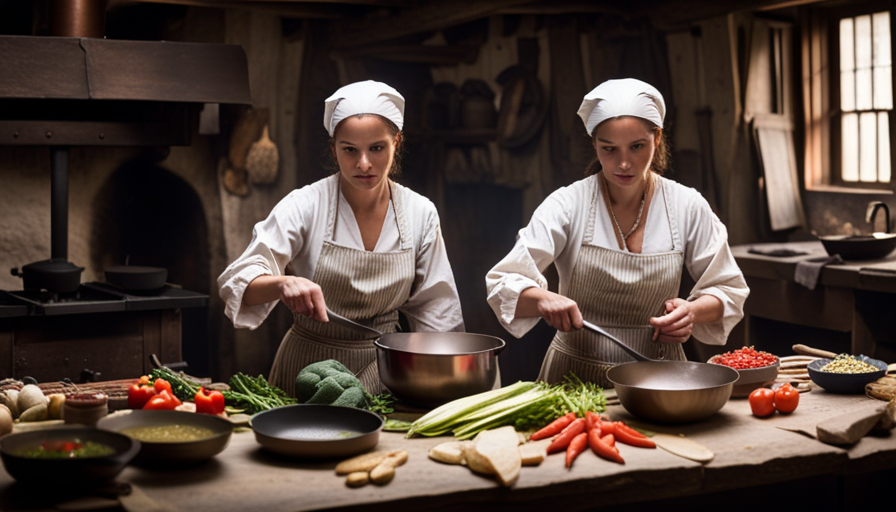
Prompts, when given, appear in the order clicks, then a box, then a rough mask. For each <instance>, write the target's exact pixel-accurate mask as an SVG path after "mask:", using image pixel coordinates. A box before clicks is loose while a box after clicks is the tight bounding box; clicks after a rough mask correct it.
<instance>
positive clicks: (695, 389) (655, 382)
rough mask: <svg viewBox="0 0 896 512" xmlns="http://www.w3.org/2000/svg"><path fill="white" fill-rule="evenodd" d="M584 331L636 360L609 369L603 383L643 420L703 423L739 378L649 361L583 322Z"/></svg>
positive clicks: (704, 367)
mask: <svg viewBox="0 0 896 512" xmlns="http://www.w3.org/2000/svg"><path fill="white" fill-rule="evenodd" d="M585 328H586V329H588V330H590V331H593V332H595V333H597V334H600V335H601V336H604V337H606V338H607V339H608V340H610V341H612V342H613V343H616V344H617V345H619V346H620V347H621V348H622V349H623V350H625V351H626V352H627V353H628V354H629V355H631V356H632V357H634V358H635V359H636V360H637V362H634V363H623V364H620V365H618V366H614V367H613V368H610V370H609V371H608V372H607V379H609V380H610V381H611V382H612V383H613V386H614V388H615V389H616V395H617V396H618V397H619V402H620V403H622V406H623V407H625V409H626V410H627V411H628V412H630V413H632V414H634V415H635V416H638V417H640V418H643V419H645V420H649V421H656V422H659V423H687V422H692V421H699V420H702V419H706V418H708V417H710V416H712V415H713V414H715V413H716V412H718V410H719V409H721V408H722V407H723V406H724V405H725V403H727V402H728V399H729V398H730V397H731V391H732V389H733V388H734V382H735V381H737V379H738V378H739V375H738V373H737V370H735V369H733V368H729V367H727V366H722V365H718V364H709V363H697V362H693V361H657V360H654V359H650V358H648V357H646V356H644V355H643V354H641V353H640V352H638V351H637V350H635V349H633V348H631V347H629V346H628V345H626V344H625V343H623V342H622V341H620V340H619V339H617V338H616V337H615V336H613V335H612V334H610V333H608V332H607V331H605V330H603V329H601V328H600V327H598V326H596V325H593V324H591V323H589V322H585Z"/></svg>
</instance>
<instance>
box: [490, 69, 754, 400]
mask: <svg viewBox="0 0 896 512" xmlns="http://www.w3.org/2000/svg"><path fill="white" fill-rule="evenodd" d="M578 113H579V116H580V117H581V118H582V120H583V121H584V123H585V127H586V129H587V131H588V134H589V135H590V136H591V138H592V141H593V144H594V149H595V153H596V158H595V160H594V162H592V164H591V165H590V166H589V169H588V170H587V171H586V173H587V174H589V176H588V177H587V178H585V179H583V180H581V181H578V182H576V183H573V184H572V185H570V186H568V187H564V188H562V189H560V190H558V191H556V192H554V193H553V194H551V195H550V196H549V197H548V198H547V199H546V200H545V202H544V203H542V204H541V205H540V206H539V207H538V209H537V210H536V211H535V213H534V214H533V217H532V220H531V222H530V223H529V225H528V226H527V227H526V228H524V229H522V230H521V231H520V236H519V237H518V240H517V242H516V245H515V246H514V248H513V249H512V250H511V252H510V253H509V254H508V255H507V257H505V258H504V259H503V260H502V261H501V262H499V263H498V264H497V265H496V266H495V267H494V268H493V269H492V270H491V271H490V272H489V274H488V276H487V277H486V284H487V287H488V293H489V296H488V301H489V304H490V305H491V306H492V308H493V309H494V311H495V313H496V314H497V316H498V319H499V321H500V322H501V323H502V324H503V325H504V327H505V328H506V329H507V330H508V331H509V332H510V333H511V334H513V335H515V336H517V337H520V336H522V335H523V334H525V333H526V332H528V331H529V330H530V329H531V328H532V327H533V326H534V325H535V324H536V323H537V322H538V320H539V319H541V318H544V319H545V321H546V322H547V323H548V324H550V325H551V326H552V327H555V328H556V329H557V330H558V332H557V334H556V336H555V337H554V340H553V341H552V343H551V345H550V347H549V348H548V351H547V354H546V355H545V358H544V362H543V364H542V368H541V373H540V375H539V378H540V379H542V380H545V381H547V382H551V383H554V382H557V381H561V380H563V378H564V376H566V375H567V374H568V373H570V372H572V373H574V374H575V375H576V376H577V377H579V378H581V379H583V380H587V381H591V382H596V383H598V384H600V385H601V386H604V387H611V386H612V383H611V382H609V381H608V380H607V378H606V373H607V370H608V369H609V368H611V367H612V366H614V365H616V364H619V363H622V362H627V361H631V360H632V359H631V358H630V356H628V355H627V354H625V352H624V351H622V350H621V349H619V348H618V347H616V346H615V345H614V344H613V343H612V342H610V341H609V340H607V339H605V338H603V337H601V336H599V335H596V334H593V333H591V332H590V331H583V330H581V329H582V321H583V319H584V320H588V321H591V322H593V323H595V324H597V325H600V326H602V327H604V328H605V329H607V330H608V331H610V332H611V333H612V334H614V335H615V336H616V337H618V338H620V339H621V340H623V341H624V342H625V343H626V344H628V345H629V346H631V347H632V348H635V349H636V350H638V351H639V352H641V353H642V354H644V355H646V356H648V357H652V358H657V359H672V360H682V359H684V351H683V349H682V343H684V342H685V341H687V340H688V339H689V338H690V337H691V335H694V337H696V338H697V339H698V340H700V341H702V342H704V343H708V344H715V345H724V344H725V342H726V341H727V336H728V333H729V332H730V330H731V329H732V328H733V327H734V325H735V324H736V323H737V322H738V321H739V320H740V319H741V318H742V317H743V303H744V300H745V299H746V297H747V295H748V294H749V289H748V288H747V285H746V282H745V280H744V278H743V274H742V273H741V272H740V269H739V268H738V267H737V264H736V262H735V261H734V257H733V256H732V255H731V252H730V249H729V247H728V242H727V231H726V229H725V226H724V225H723V224H722V223H721V222H720V221H719V219H718V217H716V216H715V214H714V213H713V212H712V210H711V209H710V207H709V205H708V203H707V202H706V200H705V199H704V198H703V197H702V196H700V194H699V193H698V192H697V191H695V190H693V189H690V188H687V187H684V186H682V185H679V184H677V183H675V182H674V181H671V180H668V179H666V178H664V177H663V176H662V175H661V173H662V171H663V170H664V169H665V167H666V163H667V160H668V148H667V145H666V142H665V137H664V136H663V130H662V127H663V118H664V115H665V103H664V101H663V97H662V95H661V94H660V93H659V91H657V90H656V89H655V88H654V87H652V86H650V85H649V84H646V83H644V82H641V81H639V80H634V79H623V80H611V81H608V82H605V83H603V84H601V85H600V86H598V87H597V88H595V89H594V90H593V91H591V92H590V93H589V94H588V95H586V96H585V98H584V100H583V102H582V106H581V108H580V109H579V112H578ZM552 263H553V264H554V265H555V266H556V267H557V271H558V274H559V276H560V287H559V290H558V291H559V293H555V292H552V291H549V290H548V289H547V281H546V280H545V278H544V275H543V272H544V270H545V269H546V268H547V267H548V265H550V264H552ZM682 267H687V269H688V271H689V272H690V273H691V275H692V277H693V278H694V280H695V281H696V285H695V287H694V288H693V289H692V290H691V292H690V294H689V296H688V298H687V299H681V298H678V289H679V285H680V281H681V272H682Z"/></svg>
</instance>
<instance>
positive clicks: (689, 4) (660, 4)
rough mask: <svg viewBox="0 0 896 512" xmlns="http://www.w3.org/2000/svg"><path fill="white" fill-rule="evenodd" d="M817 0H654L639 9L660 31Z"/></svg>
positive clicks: (819, 0) (815, 0)
mask: <svg viewBox="0 0 896 512" xmlns="http://www.w3.org/2000/svg"><path fill="white" fill-rule="evenodd" d="M821 1H823V0H727V1H724V2H706V1H704V0H681V1H677V2H664V1H656V2H654V4H653V5H652V6H645V7H644V8H642V10H641V13H642V14H645V15H648V16H650V18H651V20H653V22H654V24H655V25H656V26H657V27H659V28H661V29H663V30H678V29H681V28H685V27H687V26H688V25H690V24H691V23H693V22H696V21H700V20H706V19H710V18H715V17H717V16H724V15H726V14H730V13H732V12H737V11H769V10H774V9H783V8H785V7H792V6H794V5H804V4H809V3H816V2H821Z"/></svg>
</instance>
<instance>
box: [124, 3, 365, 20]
mask: <svg viewBox="0 0 896 512" xmlns="http://www.w3.org/2000/svg"><path fill="white" fill-rule="evenodd" d="M127 3H150V4H167V5H183V6H190V7H212V8H216V9H238V10H244V11H254V12H264V13H271V14H278V15H280V16H286V17H293V18H314V19H341V18H345V17H348V16H351V15H359V14H362V13H363V12H364V11H365V10H366V8H365V7H363V6H357V5H336V4H333V5H317V4H315V5H308V4H305V3H304V2H299V1H295V2H292V3H290V2H286V1H283V0H263V1H258V0H139V1H137V2H131V1H124V2H115V3H112V4H110V8H112V7H117V6H121V5H124V4H127ZM348 3H353V2H344V3H343V4H348Z"/></svg>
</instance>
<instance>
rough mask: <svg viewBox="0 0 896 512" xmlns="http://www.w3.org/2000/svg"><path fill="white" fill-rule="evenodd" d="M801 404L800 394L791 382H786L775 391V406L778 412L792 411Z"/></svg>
mask: <svg viewBox="0 0 896 512" xmlns="http://www.w3.org/2000/svg"><path fill="white" fill-rule="evenodd" d="M799 404H800V394H799V392H798V391H797V390H795V389H793V386H791V385H790V384H789V383H788V384H784V385H783V386H781V387H780V388H778V390H777V391H775V408H776V409H778V412H783V413H785V414H787V413H791V412H793V411H795V410H796V406H797V405H799Z"/></svg>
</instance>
